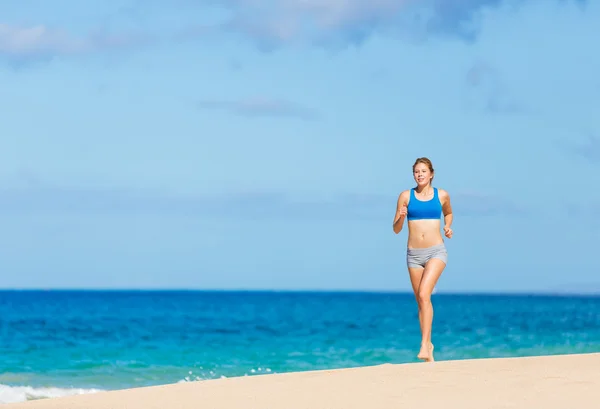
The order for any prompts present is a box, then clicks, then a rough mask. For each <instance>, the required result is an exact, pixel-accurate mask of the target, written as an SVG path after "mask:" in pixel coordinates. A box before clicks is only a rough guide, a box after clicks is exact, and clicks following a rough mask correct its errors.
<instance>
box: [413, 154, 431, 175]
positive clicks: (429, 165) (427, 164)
mask: <svg viewBox="0 0 600 409" xmlns="http://www.w3.org/2000/svg"><path fill="white" fill-rule="evenodd" d="M419 163H422V164H424V165H425V166H427V167H428V168H429V171H430V172H431V180H432V181H433V175H434V171H433V164H432V163H431V161H430V160H429V159H428V158H425V157H422V158H417V160H416V161H415V164H414V165H413V167H412V169H413V172H414V171H415V167H416V166H417V165H418V164H419Z"/></svg>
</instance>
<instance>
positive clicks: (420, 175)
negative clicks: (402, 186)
mask: <svg viewBox="0 0 600 409" xmlns="http://www.w3.org/2000/svg"><path fill="white" fill-rule="evenodd" d="M413 176H414V178H415V182H417V184H418V185H420V186H425V185H427V184H428V183H429V182H430V181H431V178H432V177H433V175H432V174H431V171H430V170H429V168H428V167H427V165H426V164H424V163H417V165H416V166H415V169H414V170H413Z"/></svg>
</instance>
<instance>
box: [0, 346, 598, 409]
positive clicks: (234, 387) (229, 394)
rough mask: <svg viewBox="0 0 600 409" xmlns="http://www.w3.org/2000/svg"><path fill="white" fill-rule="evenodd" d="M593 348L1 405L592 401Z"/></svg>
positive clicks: (295, 406) (153, 408)
mask: <svg viewBox="0 0 600 409" xmlns="http://www.w3.org/2000/svg"><path fill="white" fill-rule="evenodd" d="M599 401H600V353H594V354H579V355H554V356H541V357H522V358H495V359H475V360H457V361H438V362H435V363H429V364H426V363H414V364H413V363H411V364H401V365H392V364H385V365H377V366H369V367H361V368H347V369H336V370H324V371H310V372H296V373H282V374H269V375H258V376H248V377H236V378H227V379H216V380H207V381H199V382H186V383H177V384H171V385H162V386H153V387H144V388H135V389H128V390H118V391H108V392H100V393H95V394H87V395H77V396H69V397H61V398H52V399H43V400H35V401H28V402H23V403H16V404H7V405H3V406H5V407H6V408H7V409H9V408H10V409H19V408H23V409H51V408H52V409H54V408H56V409H58V408H60V409H70V408H86V409H109V408H110V409H117V408H118V409H167V408H168V409H188V408H189V409H192V408H194V409H195V408H198V407H203V408H210V409H233V408H245V409H259V408H260V409H270V408H273V409H283V408H285V409H300V408H302V409H305V408H306V409H308V408H310V409H338V408H339V409H353V408H357V409H358V408H361V409H363V408H372V409H383V408H386V409H387V408H399V407H406V408H420V409H430V408H431V409H434V408H435V409H439V408H454V407H456V408H458V407H460V408H461V409H468V408H474V409H475V408H477V409H481V408H486V409H493V408H519V409H521V408H522V409H533V408H543V409H569V408H578V409H582V408H590V409H591V408H597V407H598V402H599Z"/></svg>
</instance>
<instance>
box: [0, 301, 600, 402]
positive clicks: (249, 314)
mask: <svg viewBox="0 0 600 409" xmlns="http://www.w3.org/2000/svg"><path fill="white" fill-rule="evenodd" d="M433 302H434V308H435V315H434V324H433V342H434V344H435V358H436V360H438V361H439V360H456V359H472V358H489V357H514V356H531V355H551V354H569V353H585V352H600V296H581V297H575V296H540V295H537V296H536V295H451V294H435V295H434V296H433ZM419 345H420V333H419V324H418V318H417V308H416V303H415V299H414V296H413V295H412V294H402V293H360V292H356V293H349V292H276V291H273V292H269V291H265V292H244V291H57V290H56V291H55V290H52V291H0V403H9V402H20V401H24V400H28V399H40V398H49V397H57V396H64V395H70V394H75V393H93V392H95V391H103V390H113V389H122V388H132V387H140V386H149V385H158V384H165V383H176V382H194V381H202V380H206V379H214V378H221V377H233V376H255V375H260V374H272V373H282V372H290V371H307V370H316V369H326V368H342V367H356V366H366V365H377V364H383V363H410V362H419V361H418V360H417V359H416V354H417V352H418V350H419ZM424 365H425V364H424Z"/></svg>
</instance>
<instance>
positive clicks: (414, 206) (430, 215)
mask: <svg viewBox="0 0 600 409" xmlns="http://www.w3.org/2000/svg"><path fill="white" fill-rule="evenodd" d="M441 214H442V202H441V201H440V198H439V197H438V190H437V187H434V188H433V199H431V200H427V201H422V200H418V199H417V198H416V197H415V188H412V189H410V201H409V202H408V207H407V215H406V216H407V219H408V220H419V219H440V216H441Z"/></svg>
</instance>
